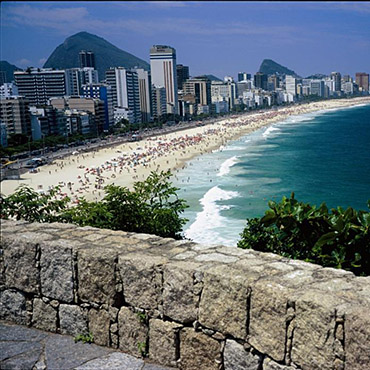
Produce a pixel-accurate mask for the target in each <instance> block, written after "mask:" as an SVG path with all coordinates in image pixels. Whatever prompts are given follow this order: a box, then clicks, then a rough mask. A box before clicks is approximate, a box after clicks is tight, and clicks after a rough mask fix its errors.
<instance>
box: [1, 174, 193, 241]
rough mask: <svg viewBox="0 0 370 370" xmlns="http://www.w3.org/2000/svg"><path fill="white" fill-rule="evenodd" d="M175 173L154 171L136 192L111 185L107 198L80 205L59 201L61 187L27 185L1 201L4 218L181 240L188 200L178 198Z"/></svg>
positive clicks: (140, 184) (137, 186)
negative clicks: (38, 189)
mask: <svg viewBox="0 0 370 370" xmlns="http://www.w3.org/2000/svg"><path fill="white" fill-rule="evenodd" d="M171 176H172V175H171V173H170V172H169V171H167V172H163V171H162V172H160V173H156V172H152V173H151V174H150V175H149V177H148V178H147V179H146V180H145V181H142V182H136V183H135V184H134V189H133V190H129V189H128V188H126V187H120V186H115V185H108V186H107V187H105V189H104V190H105V193H106V195H105V197H104V198H103V199H102V200H101V201H98V202H89V201H87V200H85V199H84V198H80V199H79V202H78V204H77V205H76V206H71V204H70V199H69V198H65V199H63V200H58V199H57V193H58V190H59V189H58V188H54V189H52V190H51V191H50V192H48V193H45V194H39V193H38V192H36V191H34V190H33V189H31V188H29V187H27V186H24V185H23V186H21V187H20V188H18V189H17V190H16V192H15V193H13V194H12V195H10V196H8V197H2V198H1V217H2V218H15V219H17V220H21V219H23V220H26V221H29V222H69V223H74V224H77V225H79V226H93V227H98V228H108V229H112V230H124V231H131V232H140V233H148V234H155V235H159V236H162V237H172V238H176V239H180V238H181V234H180V233H181V231H182V226H183V225H184V224H185V223H186V221H187V220H186V219H184V218H181V213H183V212H184V210H185V208H186V207H187V205H186V201H185V200H183V199H179V198H178V197H177V193H176V192H177V190H178V188H176V187H174V186H172V184H171V182H170V177H171Z"/></svg>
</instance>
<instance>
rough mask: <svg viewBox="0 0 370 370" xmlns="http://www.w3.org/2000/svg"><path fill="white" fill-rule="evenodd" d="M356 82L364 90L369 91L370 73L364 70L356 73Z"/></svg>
mask: <svg viewBox="0 0 370 370" xmlns="http://www.w3.org/2000/svg"><path fill="white" fill-rule="evenodd" d="M356 84H357V85H358V87H359V89H362V91H369V74H368V73H364V72H357V73H356Z"/></svg>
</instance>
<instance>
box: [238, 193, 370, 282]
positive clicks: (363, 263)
mask: <svg viewBox="0 0 370 370" xmlns="http://www.w3.org/2000/svg"><path fill="white" fill-rule="evenodd" d="M268 205H269V208H270V209H269V210H267V211H266V212H265V215H264V216H263V217H262V218H260V219H259V218H252V219H249V220H247V225H246V227H245V229H244V231H243V232H242V234H241V240H240V241H239V242H238V247H239V248H252V249H255V250H259V251H262V252H272V253H277V254H280V255H281V256H284V257H289V258H294V259H301V260H305V261H307V262H312V263H317V264H320V265H322V266H326V267H335V268H341V269H345V270H349V271H352V272H353V273H355V274H356V275H370V212H367V211H356V210H354V209H353V208H350V207H349V208H347V209H346V210H345V209H343V208H341V207H338V208H337V209H331V212H329V211H328V208H327V207H326V205H325V203H323V204H321V205H320V207H318V208H317V207H316V206H311V205H309V204H305V203H303V202H299V201H297V200H296V199H294V193H292V195H291V197H290V198H286V197H283V199H282V201H281V202H280V203H276V202H272V201H270V202H269V203H268ZM368 207H369V209H370V201H368Z"/></svg>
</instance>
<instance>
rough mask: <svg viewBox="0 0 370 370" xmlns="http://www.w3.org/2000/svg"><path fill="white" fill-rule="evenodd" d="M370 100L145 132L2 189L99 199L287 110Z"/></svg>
mask: <svg viewBox="0 0 370 370" xmlns="http://www.w3.org/2000/svg"><path fill="white" fill-rule="evenodd" d="M361 104H370V97H361V98H355V99H340V100H328V101H321V102H315V103H308V104H301V105H293V106H287V107H281V108H278V109H276V110H268V111H264V112H251V113H247V114H241V115H239V116H234V118H227V119H225V118H223V119H220V120H218V121H216V122H213V123H210V124H207V125H202V126H201V125H200V126H199V127H193V128H189V129H187V130H181V131H177V132H172V133H168V134H165V133H163V134H161V135H157V136H152V137H148V138H145V139H143V140H141V141H137V142H129V143H123V144H122V143H120V144H112V146H110V147H106V148H102V149H99V150H97V149H96V150H94V151H91V152H77V151H76V152H74V153H75V154H71V155H70V156H69V157H65V158H63V159H58V160H55V161H53V162H52V163H51V164H48V165H45V166H42V167H39V168H38V170H37V172H36V173H29V172H28V173H25V174H23V175H22V176H21V179H20V180H4V181H3V182H2V183H1V193H2V194H4V195H9V194H11V193H13V192H14V191H15V189H16V188H17V187H18V186H19V185H21V184H26V185H29V186H31V187H32V188H33V189H35V190H37V191H39V192H40V193H42V192H46V191H48V190H49V189H51V188H52V187H54V186H59V187H60V192H59V197H60V198H63V197H66V196H68V197H70V198H71V199H72V202H74V203H78V201H79V200H78V199H79V198H80V197H85V198H86V199H87V200H99V199H101V198H102V197H103V196H104V190H103V189H104V187H105V186H106V185H108V184H115V185H119V186H127V187H131V186H132V185H133V183H134V182H135V181H142V180H144V179H146V178H147V176H148V175H149V174H150V172H151V171H166V170H171V171H172V172H173V173H174V175H175V176H176V171H179V170H180V169H181V168H183V167H184V166H186V162H187V161H189V160H190V159H191V158H193V157H195V156H198V155H202V154H205V153H207V152H210V151H213V150H217V149H219V148H222V147H223V146H224V145H226V143H227V142H228V141H230V140H235V139H237V138H239V137H241V136H243V135H245V134H248V133H250V132H253V131H256V130H258V129H260V128H262V127H266V126H269V125H271V124H273V123H275V122H279V121H283V120H284V119H286V118H287V117H289V116H294V115H302V114H306V113H311V112H316V111H323V110H330V109H338V108H345V107H350V106H355V105H361Z"/></svg>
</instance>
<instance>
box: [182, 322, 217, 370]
mask: <svg viewBox="0 0 370 370" xmlns="http://www.w3.org/2000/svg"><path fill="white" fill-rule="evenodd" d="M221 361H222V360H221V345H220V343H219V342H218V341H217V340H215V339H212V338H210V337H209V336H208V335H206V334H203V333H202V332H196V331H194V330H193V329H191V328H185V329H182V330H181V331H180V369H207V370H213V369H214V370H216V369H217V370H218V369H219V368H220V364H221Z"/></svg>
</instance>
